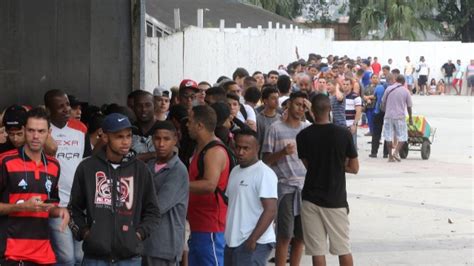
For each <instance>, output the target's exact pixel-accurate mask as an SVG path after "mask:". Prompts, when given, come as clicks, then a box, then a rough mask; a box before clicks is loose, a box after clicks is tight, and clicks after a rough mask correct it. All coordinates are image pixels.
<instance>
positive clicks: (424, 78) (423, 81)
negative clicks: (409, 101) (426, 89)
mask: <svg viewBox="0 0 474 266" xmlns="http://www.w3.org/2000/svg"><path fill="white" fill-rule="evenodd" d="M427 81H428V76H427V75H420V76H419V77H418V86H422V85H426V82H427Z"/></svg>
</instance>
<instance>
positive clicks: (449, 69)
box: [441, 63, 456, 77]
mask: <svg viewBox="0 0 474 266" xmlns="http://www.w3.org/2000/svg"><path fill="white" fill-rule="evenodd" d="M441 68H443V69H444V73H445V74H446V77H452V76H453V73H454V70H456V66H455V65H454V64H453V63H451V64H450V63H445V64H444V65H443V66H442V67H441Z"/></svg>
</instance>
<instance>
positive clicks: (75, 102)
mask: <svg viewBox="0 0 474 266" xmlns="http://www.w3.org/2000/svg"><path fill="white" fill-rule="evenodd" d="M67 98H68V99H69V105H71V107H77V106H79V105H81V106H82V105H84V104H86V102H81V101H79V99H77V97H76V96H74V95H68V96H67Z"/></svg>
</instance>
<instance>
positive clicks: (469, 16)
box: [436, 0, 474, 42]
mask: <svg viewBox="0 0 474 266" xmlns="http://www.w3.org/2000/svg"><path fill="white" fill-rule="evenodd" d="M438 7H439V14H438V15H437V16H436V20H438V21H439V22H440V23H442V25H443V27H442V33H443V34H444V35H445V36H446V37H447V39H449V40H462V41H464V42H474V1H472V0H461V1H459V2H458V1H453V0H438Z"/></svg>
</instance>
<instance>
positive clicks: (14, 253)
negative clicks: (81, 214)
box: [0, 108, 69, 265]
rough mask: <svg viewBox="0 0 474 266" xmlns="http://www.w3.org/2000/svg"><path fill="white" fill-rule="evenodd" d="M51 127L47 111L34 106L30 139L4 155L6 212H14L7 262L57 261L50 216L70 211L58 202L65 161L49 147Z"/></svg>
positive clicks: (65, 218)
mask: <svg viewBox="0 0 474 266" xmlns="http://www.w3.org/2000/svg"><path fill="white" fill-rule="evenodd" d="M50 133H51V129H50V123H49V119H48V116H47V113H46V111H44V109H40V108H36V109H33V110H31V111H29V112H28V114H27V119H26V125H25V139H26V142H25V145H24V146H22V147H20V148H18V149H16V150H12V151H10V152H7V153H5V154H4V155H3V156H2V159H1V162H0V165H1V166H0V193H1V194H2V195H3V197H2V202H1V203H0V215H8V218H7V224H6V227H7V228H6V246H5V252H4V257H5V261H4V262H3V263H2V265H50V264H54V263H55V262H56V257H55V255H54V252H53V249H52V247H51V243H50V240H49V230H48V218H49V217H60V218H62V224H61V229H64V228H66V226H67V224H68V223H69V213H68V211H67V210H66V209H65V208H59V207H57V202H58V201H59V196H58V179H59V172H60V169H59V163H58V162H57V161H56V159H55V158H54V157H50V156H47V155H45V153H44V152H43V148H44V145H45V142H46V140H47V138H48V135H49V134H50Z"/></svg>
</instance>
